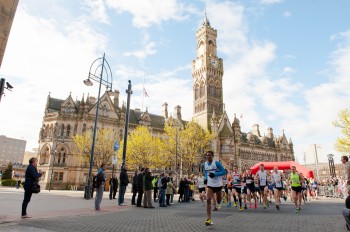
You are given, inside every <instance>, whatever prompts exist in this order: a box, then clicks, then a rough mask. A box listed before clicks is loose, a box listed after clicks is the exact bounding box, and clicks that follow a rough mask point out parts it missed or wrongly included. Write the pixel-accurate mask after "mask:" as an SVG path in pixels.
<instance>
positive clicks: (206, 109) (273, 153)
mask: <svg viewBox="0 0 350 232" xmlns="http://www.w3.org/2000/svg"><path fill="white" fill-rule="evenodd" d="M216 39H217V30H215V29H214V28H213V27H211V25H210V22H209V20H208V18H207V17H205V19H204V20H203V23H202V26H201V28H200V29H199V30H198V31H197V32H196V40H197V46H196V52H197V53H196V54H197V57H196V58H195V59H194V60H193V61H192V78H193V99H194V100H193V120H195V121H196V122H197V123H198V124H200V125H201V126H202V127H203V128H204V129H207V130H210V131H211V133H212V134H213V135H214V137H215V138H214V139H213V140H212V144H211V145H212V149H213V151H214V153H215V156H216V157H215V158H216V159H218V160H220V161H221V162H222V163H223V164H225V165H226V166H227V165H228V166H232V165H233V164H236V165H238V166H239V167H240V168H241V169H246V168H250V167H251V166H253V165H254V164H256V163H257V162H260V161H287V160H294V151H293V143H292V141H291V139H289V140H288V139H287V137H286V135H285V134H284V131H283V133H282V135H280V136H277V135H274V133H273V129H272V128H268V130H267V133H266V134H267V135H266V136H265V135H264V136H262V135H261V132H260V130H259V125H258V124H254V125H253V127H252V130H251V131H250V132H243V131H241V126H240V121H239V119H238V118H237V117H236V116H234V118H233V119H232V123H231V122H230V119H229V118H228V116H227V113H226V111H225V109H224V102H223V86H222V83H223V82H222V80H223V75H224V65H223V63H224V62H223V59H222V58H220V57H218V55H217V43H216ZM203 158H204V157H203Z"/></svg>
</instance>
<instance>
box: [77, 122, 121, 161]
mask: <svg viewBox="0 0 350 232" xmlns="http://www.w3.org/2000/svg"><path fill="white" fill-rule="evenodd" d="M117 139H118V136H117V135H116V134H115V133H114V132H113V130H111V129H109V128H108V129H101V130H98V131H97V134H96V140H95V149H94V166H95V167H98V166H100V165H101V164H102V163H104V164H111V162H112V156H113V154H114V149H113V144H114V142H115V141H117ZM73 141H74V144H75V149H74V152H73V155H74V157H75V158H76V159H77V160H78V161H79V162H80V164H83V165H84V164H88V163H89V159H90V154H91V145H92V132H90V131H86V132H85V133H83V134H77V135H76V136H74V137H73Z"/></svg>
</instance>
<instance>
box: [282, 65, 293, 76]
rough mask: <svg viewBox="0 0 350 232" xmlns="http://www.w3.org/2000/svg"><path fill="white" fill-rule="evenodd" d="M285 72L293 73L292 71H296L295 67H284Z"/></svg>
mask: <svg viewBox="0 0 350 232" xmlns="http://www.w3.org/2000/svg"><path fill="white" fill-rule="evenodd" d="M283 72H284V73H285V74H289V73H292V72H294V69H293V68H291V67H288V66H287V67H283Z"/></svg>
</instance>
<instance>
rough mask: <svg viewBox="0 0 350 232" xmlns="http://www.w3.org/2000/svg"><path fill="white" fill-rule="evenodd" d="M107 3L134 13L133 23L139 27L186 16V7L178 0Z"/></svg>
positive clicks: (120, 0) (118, 0)
mask: <svg viewBox="0 0 350 232" xmlns="http://www.w3.org/2000/svg"><path fill="white" fill-rule="evenodd" d="M106 2H107V5H108V6H109V7H111V8H113V9H115V10H116V11H117V12H120V13H123V12H129V13H130V14H132V15H133V24H134V26H135V27H138V28H146V27H150V26H151V25H161V23H162V22H163V21H167V20H183V19H185V18H186V16H185V15H184V11H185V10H186V7H185V6H184V4H182V3H178V2H177V1H176V0H168V1H164V0H143V1H138V0H128V1H124V0H107V1H106Z"/></svg>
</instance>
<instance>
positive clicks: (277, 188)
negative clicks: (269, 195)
mask: <svg viewBox="0 0 350 232" xmlns="http://www.w3.org/2000/svg"><path fill="white" fill-rule="evenodd" d="M271 176H272V179H273V181H274V188H273V191H274V195H275V203H276V209H277V210H279V209H280V204H281V196H282V195H281V193H282V190H283V174H282V173H281V172H280V171H278V167H277V166H276V167H274V168H273V171H272V174H271Z"/></svg>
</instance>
